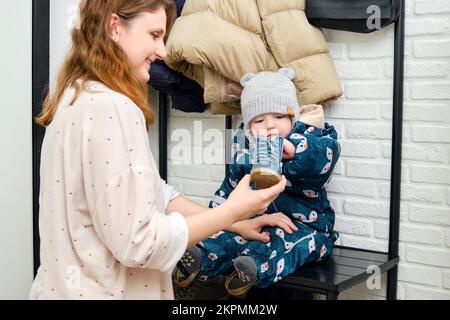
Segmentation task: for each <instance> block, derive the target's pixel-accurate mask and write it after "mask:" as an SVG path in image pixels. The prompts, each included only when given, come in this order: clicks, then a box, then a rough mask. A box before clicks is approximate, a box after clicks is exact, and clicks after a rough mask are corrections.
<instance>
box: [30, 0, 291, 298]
mask: <svg viewBox="0 0 450 320" xmlns="http://www.w3.org/2000/svg"><path fill="white" fill-rule="evenodd" d="M174 10H175V8H174V4H173V2H172V1H169V0H109V1H103V0H82V1H81V3H80V22H79V23H80V26H79V28H77V29H74V30H73V31H72V42H73V43H72V48H71V50H70V52H69V54H68V56H67V58H66V61H65V63H64V65H63V67H62V69H61V71H60V73H59V76H58V81H57V85H56V90H55V92H54V94H53V95H51V96H48V97H47V98H46V101H45V102H44V107H43V111H42V113H41V115H40V116H39V117H38V119H37V122H38V123H39V124H41V125H43V126H45V127H46V128H47V130H46V134H45V138H44V143H43V147H42V159H41V194H40V221H39V224H40V235H41V266H40V268H39V270H38V274H37V276H36V279H35V281H34V283H33V286H32V288H31V292H30V298H32V299H77V298H78V299H173V290H172V282H171V276H170V274H171V270H172V269H173V267H174V266H175V264H176V263H177V261H178V260H179V258H180V257H181V256H182V254H183V252H184V251H185V250H186V248H187V247H190V246H192V245H194V244H195V243H197V242H199V241H201V240H203V239H205V238H207V237H208V236H210V235H212V234H214V233H216V232H218V231H220V230H231V231H235V232H237V233H242V234H245V235H246V237H247V238H250V239H252V238H253V239H258V238H260V237H261V235H260V234H259V231H260V230H261V227H262V226H263V225H279V226H281V227H283V228H285V230H290V226H292V223H291V222H290V220H289V219H287V218H286V217H285V216H284V215H282V214H279V215H275V216H262V217H261V218H257V219H251V220H245V221H242V220H243V219H247V218H249V217H251V216H252V215H253V214H254V213H255V212H264V211H265V209H266V208H267V207H268V206H269V204H270V203H271V202H272V200H273V199H275V198H276V197H277V195H278V194H279V193H280V192H281V191H282V190H283V189H284V186H285V179H283V180H282V182H280V183H279V184H278V185H276V186H274V187H272V188H271V189H266V190H262V191H253V190H251V189H249V177H246V178H245V179H244V180H243V181H242V182H241V183H240V184H239V185H238V187H237V188H236V191H235V192H233V193H232V194H231V195H230V197H229V199H228V200H227V201H226V202H225V203H224V204H223V205H221V206H219V207H217V208H214V209H207V208H204V207H202V206H200V205H197V204H195V203H194V202H191V201H189V200H187V199H185V198H184V197H182V196H180V194H179V193H178V192H176V191H175V190H174V189H173V188H172V187H170V186H169V185H167V184H166V183H165V182H164V181H163V180H161V178H160V176H159V173H158V171H157V168H156V165H155V163H154V160H153V158H152V156H151V153H150V149H149V143H148V138H147V129H148V127H149V126H150V125H151V124H152V123H153V121H154V116H153V113H152V111H151V109H150V107H149V105H148V102H147V101H148V100H147V91H146V82H147V81H148V80H149V75H148V74H149V73H148V71H149V68H150V65H151V63H152V62H153V61H155V60H156V59H164V58H165V56H166V52H165V47H164V41H163V40H164V37H165V35H166V30H168V29H169V28H170V25H171V23H172V21H173V16H174Z"/></svg>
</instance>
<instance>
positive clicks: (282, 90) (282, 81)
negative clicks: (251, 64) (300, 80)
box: [241, 68, 300, 128]
mask: <svg viewBox="0 0 450 320" xmlns="http://www.w3.org/2000/svg"><path fill="white" fill-rule="evenodd" d="M294 76H295V71H294V70H293V69H291V68H281V69H280V70H278V71H277V72H270V71H262V72H259V73H258V74H254V73H247V74H246V75H244V76H243V77H242V79H241V85H242V86H243V87H244V90H243V91H242V95H241V112H242V117H243V120H244V126H245V128H249V124H250V121H251V120H252V119H253V118H255V117H257V116H259V115H262V114H265V113H280V114H288V115H290V116H293V117H294V118H295V119H298V115H299V109H300V106H299V103H298V100H297V90H296V88H295V85H294V83H293V82H292V79H294Z"/></svg>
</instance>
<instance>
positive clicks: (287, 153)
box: [283, 139, 295, 160]
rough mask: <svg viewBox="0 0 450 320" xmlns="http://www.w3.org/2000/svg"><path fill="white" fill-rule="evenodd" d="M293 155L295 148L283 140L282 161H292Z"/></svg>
mask: <svg viewBox="0 0 450 320" xmlns="http://www.w3.org/2000/svg"><path fill="white" fill-rule="evenodd" d="M294 155H295V146H294V144H293V143H292V142H290V141H289V140H287V139H284V140H283V160H292V159H294Z"/></svg>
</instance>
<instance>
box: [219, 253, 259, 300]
mask: <svg viewBox="0 0 450 320" xmlns="http://www.w3.org/2000/svg"><path fill="white" fill-rule="evenodd" d="M234 269H235V271H233V272H232V273H231V274H230V275H229V276H228V277H227V279H226V281H225V288H226V289H227V291H228V293H229V294H230V295H232V296H241V295H244V294H245V293H247V291H248V290H249V289H250V288H251V287H252V286H253V284H254V283H255V282H256V280H257V278H258V272H257V268H256V263H255V261H254V260H253V259H252V258H250V257H248V256H239V257H237V258H236V259H235V260H234Z"/></svg>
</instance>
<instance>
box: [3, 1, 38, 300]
mask: <svg viewBox="0 0 450 320" xmlns="http://www.w3.org/2000/svg"><path fill="white" fill-rule="evenodd" d="M2 10H3V12H6V13H7V14H5V15H3V17H2V19H0V30H4V31H5V32H3V34H2V44H3V45H2V48H3V49H2V50H1V58H0V70H1V73H0V97H1V100H0V101H1V102H0V109H1V110H2V122H1V126H0V148H1V158H0V159H1V160H0V177H1V178H0V221H1V223H0V259H1V260H0V261H1V262H0V299H26V298H27V296H28V291H29V289H30V286H31V283H32V280H33V239H32V236H33V198H32V130H31V128H32V122H31V118H32V109H31V106H32V92H31V84H32V78H31V61H32V60H31V58H32V32H31V31H32V1H29V0H16V1H3V2H2ZM12 30H13V31H14V32H11V31H12Z"/></svg>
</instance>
